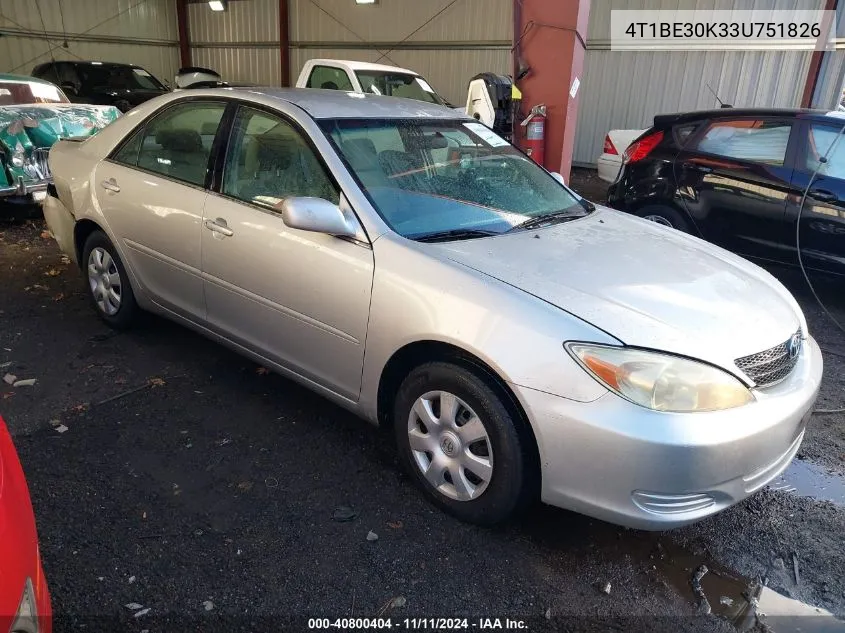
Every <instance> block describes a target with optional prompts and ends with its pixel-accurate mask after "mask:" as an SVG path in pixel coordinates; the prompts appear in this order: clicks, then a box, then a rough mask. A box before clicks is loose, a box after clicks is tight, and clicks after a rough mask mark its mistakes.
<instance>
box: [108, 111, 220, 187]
mask: <svg viewBox="0 0 845 633" xmlns="http://www.w3.org/2000/svg"><path fill="white" fill-rule="evenodd" d="M225 109H226V105H225V104H223V103H211V102H202V101H200V102H196V101H195V102H189V103H183V104H180V105H177V106H174V107H172V108H169V109H167V110H165V111H164V112H163V113H162V114H160V115H159V116H157V117H155V118H154V119H153V120H152V121H150V122H149V123H147V125H146V126H144V128H143V129H142V130H140V131H139V132H137V133H136V134H135V135H134V136H133V137H132V138H131V139H130V140H129V141H128V142H127V143H125V144H124V145H123V146H122V147H121V148H120V149H119V150H118V151H117V152H116V153H115V154H114V156H113V158H112V159H113V160H114V161H115V162H118V163H122V164H124V165H129V166H131V167H140V168H141V169H145V170H147V171H151V172H154V173H157V174H161V175H162V176H167V177H169V178H174V179H176V180H181V181H183V182H186V183H189V184H192V185H197V186H203V185H204V184H205V175H206V171H207V168H208V159H209V156H210V155H211V146H212V144H213V142H214V137H215V135H216V134H217V127H218V125H219V124H220V120H221V119H222V118H223V112H224V111H225Z"/></svg>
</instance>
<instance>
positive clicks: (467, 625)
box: [308, 618, 528, 631]
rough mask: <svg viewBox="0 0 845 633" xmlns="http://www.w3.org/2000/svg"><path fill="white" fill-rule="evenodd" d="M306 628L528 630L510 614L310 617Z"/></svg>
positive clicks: (353, 629)
mask: <svg viewBox="0 0 845 633" xmlns="http://www.w3.org/2000/svg"><path fill="white" fill-rule="evenodd" d="M308 628H309V629H339V630H341V631H368V630H369V631H375V630H378V629H405V630H409V631H426V630H427V631H455V630H473V629H475V630H478V631H496V630H503V631H504V630H511V631H519V630H521V631H527V630H528V625H527V624H526V623H525V621H524V620H519V619H511V618H476V619H470V618H402V619H393V618H334V619H332V618H309V619H308Z"/></svg>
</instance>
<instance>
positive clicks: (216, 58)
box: [192, 47, 281, 86]
mask: <svg viewBox="0 0 845 633" xmlns="http://www.w3.org/2000/svg"><path fill="white" fill-rule="evenodd" d="M192 57H193V63H194V64H195V65H197V66H203V67H205V68H213V69H214V70H216V71H217V72H219V73H220V75H221V76H222V77H223V78H224V79H225V80H226V81H232V82H235V83H254V84H257V85H263V86H278V85H280V77H281V75H280V71H279V68H280V65H281V58H280V56H279V50H278V48H232V47H224V48H194V49H193V51H192Z"/></svg>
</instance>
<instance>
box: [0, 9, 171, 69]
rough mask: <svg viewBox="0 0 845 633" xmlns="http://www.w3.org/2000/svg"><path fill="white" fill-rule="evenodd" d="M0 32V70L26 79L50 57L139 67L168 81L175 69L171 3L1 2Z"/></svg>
mask: <svg viewBox="0 0 845 633" xmlns="http://www.w3.org/2000/svg"><path fill="white" fill-rule="evenodd" d="M38 9H40V14H39V11H38ZM42 18H43V23H42V21H41V20H42ZM45 31H46V34H45ZM0 34H1V35H2V37H0V72H13V73H19V74H25V75H28V74H29V73H30V72H31V71H32V68H33V67H34V66H36V65H37V64H40V63H42V62H45V61H50V57H51V54H52V56H53V57H54V58H55V59H85V60H99V61H112V62H124V63H131V64H138V65H140V66H143V67H144V68H146V69H147V70H149V71H150V72H151V73H153V74H154V75H156V76H157V77H159V79H166V80H168V81H172V79H173V76H174V75H175V74H176V70H177V68H178V65H179V49H178V35H177V32H176V13H175V3H174V2H173V0H39V1H38V3H37V4H36V3H35V2H33V1H32V0H2V2H0ZM65 41H67V48H65V47H64V46H63V44H64V42H65Z"/></svg>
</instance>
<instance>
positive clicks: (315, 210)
mask: <svg viewBox="0 0 845 633" xmlns="http://www.w3.org/2000/svg"><path fill="white" fill-rule="evenodd" d="M282 220H283V221H284V223H285V224H286V225H287V226H289V227H290V228H292V229H299V230H300V231H313V232H314V233H326V234H328V235H337V236H342V237H355V236H356V235H357V231H356V230H355V227H353V226H350V225H349V222H347V221H346V218H345V217H344V215H343V212H342V211H341V210H340V207H338V206H337V205H336V204H332V203H331V202H329V201H328V200H323V199H322V198H306V197H302V198H288V199H287V200H285V201H284V202H283V203H282Z"/></svg>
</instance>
